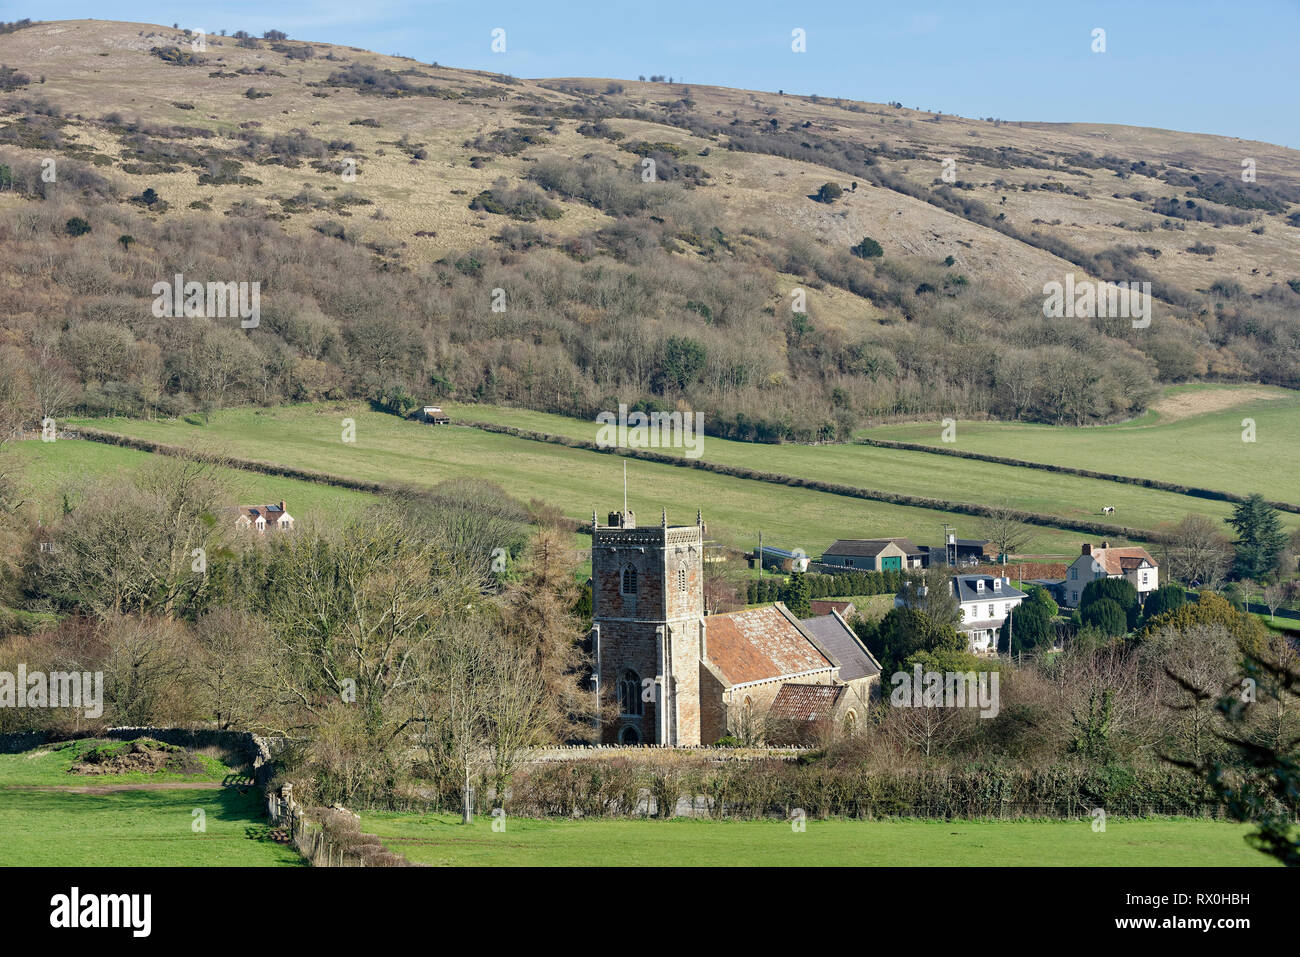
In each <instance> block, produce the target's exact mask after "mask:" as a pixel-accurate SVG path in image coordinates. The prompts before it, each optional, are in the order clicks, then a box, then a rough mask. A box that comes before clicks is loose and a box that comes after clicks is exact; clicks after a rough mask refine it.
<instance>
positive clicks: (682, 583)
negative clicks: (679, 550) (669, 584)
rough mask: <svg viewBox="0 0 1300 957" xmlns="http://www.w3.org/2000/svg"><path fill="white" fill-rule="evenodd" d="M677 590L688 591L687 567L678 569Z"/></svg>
mask: <svg viewBox="0 0 1300 957" xmlns="http://www.w3.org/2000/svg"><path fill="white" fill-rule="evenodd" d="M677 590H678V591H682V592H684V591H686V566H685V565H683V566H682V567H681V568H679V569H677Z"/></svg>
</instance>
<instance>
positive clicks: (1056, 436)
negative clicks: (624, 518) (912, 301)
mask: <svg viewBox="0 0 1300 957" xmlns="http://www.w3.org/2000/svg"><path fill="white" fill-rule="evenodd" d="M1296 401H1297V400H1296V399H1295V398H1294V397H1286V398H1279V399H1277V400H1274V401H1273V402H1272V403H1269V402H1265V403H1263V408H1264V410H1265V411H1270V410H1271V408H1272V406H1273V405H1278V406H1287V405H1290V404H1292V403H1294V402H1296ZM1243 408H1246V409H1248V410H1249V411H1252V412H1253V411H1256V406H1255V405H1247V406H1244V407H1243ZM448 411H449V412H450V413H451V414H452V415H453V417H454V420H455V421H460V420H462V418H465V419H468V420H478V421H484V422H491V423H495V424H500V425H509V426H514V427H517V428H521V429H525V430H529V431H535V432H540V433H547V434H552V435H559V436H568V437H572V438H577V439H582V440H585V441H594V440H595V438H596V428H597V427H596V424H595V423H589V422H581V421H578V420H574V419H570V418H565V417H561V416H556V415H549V414H544V413H537V412H529V411H527V410H519V409H511V408H506V407H491V406H485V405H473V406H463V407H462V406H457V405H449V406H448ZM1241 414H1243V413H1240V412H1229V411H1221V412H1217V413H1207V414H1203V415H1195V416H1190V417H1188V418H1185V419H1181V420H1178V421H1176V422H1167V421H1164V420H1159V419H1155V418H1152V419H1151V420H1149V421H1145V422H1144V423H1143V424H1141V425H1133V426H1130V427H1128V428H1133V429H1140V430H1141V431H1142V433H1143V434H1144V435H1146V436H1147V437H1148V441H1147V442H1146V445H1147V447H1148V448H1160V449H1163V450H1164V451H1163V452H1162V453H1161V454H1160V455H1156V454H1154V453H1148V454H1146V455H1145V456H1144V457H1143V458H1140V459H1138V458H1133V457H1131V456H1130V458H1129V459H1127V460H1122V459H1119V458H1116V459H1114V464H1115V465H1116V467H1120V466H1127V467H1129V468H1130V469H1132V468H1139V469H1140V470H1141V473H1142V474H1144V475H1152V476H1154V477H1167V475H1176V474H1181V473H1180V472H1179V468H1180V455H1181V450H1182V448H1184V447H1185V446H1186V445H1187V442H1186V440H1185V439H1179V438H1178V437H1179V436H1187V435H1196V436H1201V437H1202V438H1203V439H1204V440H1205V441H1210V440H1211V439H1212V438H1213V436H1214V435H1215V434H1216V431H1217V430H1218V429H1219V428H1220V426H1221V417H1222V416H1229V417H1231V416H1238V417H1239V416H1240V415H1241ZM345 418H351V419H352V420H353V421H354V422H355V428H356V432H355V437H356V441H355V442H354V443H346V442H344V441H343V420H344V419H345ZM1261 421H1265V420H1264V419H1261ZM1269 421H1271V420H1269ZM74 424H75V423H74ZM82 424H87V425H93V426H95V427H97V428H101V429H105V430H107V431H111V432H117V433H121V434H124V435H129V436H134V437H137V438H143V439H148V440H151V441H156V442H162V443H165V444H173V445H179V446H183V447H187V448H191V449H195V450H199V451H204V452H220V453H222V454H226V455H229V456H233V457H235V458H240V459H248V460H253V461H260V462H270V463H276V464H280V465H287V466H293V467H298V468H305V469H311V470H315V471H318V472H323V473H326V474H331V475H337V476H341V477H345V478H349V479H354V480H361V481H373V482H380V483H385V482H387V483H393V482H399V483H400V482H407V483H412V484H416V485H434V484H437V483H438V482H440V481H443V480H445V479H449V478H456V477H466V476H469V477H477V478H482V479H486V480H491V481H493V482H496V483H498V484H500V485H501V486H502V487H504V488H505V489H506V490H507V491H508V492H510V493H511V494H513V495H515V496H516V497H519V498H521V499H525V500H527V499H529V498H537V499H539V500H542V501H547V502H551V503H553V504H555V505H556V506H558V507H559V508H560V509H561V510H562V511H563V513H564V514H566V515H568V516H569V517H571V518H574V519H576V520H579V521H585V520H588V519H589V518H590V516H591V509H592V508H595V509H596V510H597V512H598V513H600V514H602V515H603V514H604V512H605V511H606V510H607V509H609V508H612V507H616V506H617V505H619V504H620V503H621V496H622V476H623V473H622V468H623V466H622V457H620V456H617V455H610V454H603V453H598V452H593V451H587V450H584V449H573V448H567V447H564V446H561V445H555V444H549V443H546V442H539V441H531V440H529V439H525V438H521V437H515V436H510V435H504V434H498V433H490V432H485V431H480V430H477V429H472V428H464V427H461V426H457V425H453V426H451V427H441V426H440V427H436V428H431V427H429V426H425V425H420V424H418V423H415V422H410V421H403V420H400V419H398V418H396V417H394V416H391V415H387V414H384V413H377V412H373V411H370V410H369V409H366V408H364V407H362V406H354V405H347V404H334V405H331V406H287V407H280V408H275V409H259V410H232V411H228V412H221V413H217V414H215V415H213V416H212V417H211V419H210V420H209V421H207V422H206V423H205V422H204V420H202V419H200V418H194V417H191V418H189V419H186V420H162V421H149V422H146V421H140V420H133V419H95V420H85V421H84V422H83V423H82ZM911 428H912V429H915V430H918V433H919V429H920V428H921V427H920V426H913V427H911ZM967 428H968V427H967V426H966V425H965V424H962V425H961V426H959V436H961V435H962V434H963V431H964V430H966V429H967ZM969 428H970V430H971V431H976V426H975V425H974V424H971V425H970V426H969ZM1112 428H1113V429H1118V428H1121V427H1112ZM1004 431H1013V430H1006V429H1005V427H1004ZM1110 431H1112V430H1111V429H1106V430H1096V429H1087V430H1078V429H1067V428H1061V429H1055V430H1050V432H1049V433H1048V434H1049V435H1050V436H1052V440H1051V441H1042V442H1039V443H1038V445H1037V449H1038V450H1039V451H1038V457H1039V458H1044V457H1045V458H1049V459H1052V460H1056V459H1054V458H1053V456H1052V453H1053V452H1054V451H1055V450H1056V449H1057V448H1062V449H1072V448H1073V449H1076V451H1078V453H1079V454H1080V455H1084V456H1086V455H1089V454H1092V455H1099V454H1100V452H1101V451H1103V450H1105V449H1106V448H1107V443H1108V442H1109V439H1108V438H1107V433H1108V432H1110ZM1170 431H1174V433H1175V435H1174V438H1172V439H1170V438H1168V433H1169V432H1170ZM871 434H872V435H876V434H888V435H890V436H893V435H913V434H917V433H913V432H908V431H906V430H902V431H900V429H899V428H890V429H881V430H875V431H873V432H872V433H871ZM989 434H995V435H997V434H1002V433H1000V432H999V431H998V428H997V427H994V426H990V427H989ZM1238 441H1239V430H1238ZM1053 443H1055V444H1053ZM1071 443H1074V445H1072V444H1071ZM37 444H38V443H25V444H24V445H25V446H26V447H32V446H34V445H37ZM60 445H61V446H62V445H71V443H60ZM1012 447H1013V448H1014V447H1015V446H1012ZM50 448H53V447H52V446H50V447H47V449H50ZM81 448H84V450H85V453H86V454H87V455H88V456H89V457H90V459H91V460H92V461H94V460H97V459H100V458H101V457H107V458H109V459H117V458H119V457H129V456H135V457H144V456H145V453H139V452H127V451H126V450H121V449H118V448H115V447H103V446H98V445H97V444H96V443H87V442H83V443H79V444H78V446H77V448H73V449H61V450H60V452H61V454H62V455H64V456H71V457H73V458H71V459H69V460H68V461H67V463H66V465H62V466H59V467H60V468H62V469H71V468H73V462H74V461H75V457H76V456H77V455H78V454H80V453H79V452H78V451H77V449H81ZM977 448H979V449H980V450H981V451H984V450H985V449H984V447H983V446H977ZM1293 448H1294V447H1293ZM1044 449H1047V450H1048V451H1047V452H1044V451H1042V450H1044ZM703 450H704V454H703V459H704V460H705V461H709V462H716V463H719V464H724V465H736V466H743V467H748V468H754V469H758V470H762V471H766V472H774V473H782V474H789V475H794V476H799V477H803V478H809V479H820V480H824V481H828V482H835V483H844V484H848V485H856V486H861V487H865V488H876V489H882V490H888V491H892V492H905V493H910V494H916V495H923V496H933V497H936V498H942V499H945V500H948V501H960V502H970V503H979V504H986V505H1003V504H1006V505H1010V506H1012V507H1015V508H1020V509H1024V510H1026V511H1035V512H1043V513H1046V514H1051V515H1059V516H1061V517H1062V518H1063V519H1076V518H1077V519H1092V520H1096V519H1100V518H1101V516H1100V515H1099V514H1098V512H1099V511H1100V507H1101V506H1102V505H1103V504H1106V505H1114V506H1116V509H1117V512H1116V515H1115V520H1116V521H1120V522H1123V523H1124V524H1127V525H1131V526H1133V527H1138V528H1154V527H1156V526H1157V525H1159V524H1161V523H1164V522H1174V521H1177V520H1178V519H1179V518H1181V517H1182V516H1183V515H1185V514H1187V513H1188V512H1198V513H1201V514H1205V515H1209V516H1212V517H1215V518H1220V519H1222V518H1225V517H1226V516H1227V515H1228V514H1229V513H1230V511H1231V505H1230V503H1227V502H1220V501H1214V500H1208V499H1203V498H1194V497H1190V496H1186V495H1179V494H1175V493H1172V492H1164V491H1159V490H1154V489H1147V488H1142V487H1139V486H1132V485H1123V484H1117V483H1114V482H1107V481H1102V480H1099V479H1086V478H1078V477H1074V476H1069V475H1058V474H1054V473H1050V472H1045V471H1041V470H1036V469H1026V468H1018V467H1014V466H1007V465H999V464H993V463H985V462H978V461H970V460H965V459H959V458H954V457H951V456H937V455H930V454H927V453H924V452H911V451H900V450H893V449H883V448H876V447H871V446H863V445H829V446H813V447H807V446H775V447H773V446H756V445H753V444H750V443H742V442H733V441H728V440H725V439H718V438H712V437H709V438H707V439H706V440H705V442H704V445H703ZM663 451H667V452H670V453H672V452H673V450H663ZM679 451H680V450H679ZM42 452H44V453H45V454H49V453H48V452H47V451H46V450H42ZM29 454H36V453H35V452H29ZM674 454H676V453H674ZM1004 454H1005V453H1004ZM1291 454H1293V452H1292V451H1282V450H1279V456H1281V458H1282V460H1283V462H1284V463H1285V461H1286V460H1287V456H1289V455H1291ZM1031 458H1032V457H1031ZM1063 458H1068V456H1063ZM1084 461H1085V462H1090V463H1093V464H1090V465H1088V467H1092V468H1100V467H1101V466H1100V465H1097V464H1095V459H1091V458H1085V459H1084ZM1107 461H1111V460H1110V459H1107ZM238 474H239V475H241V476H243V477H244V478H246V480H247V481H249V482H252V483H254V486H255V487H257V488H259V489H261V488H264V489H266V490H267V491H270V492H274V490H276V489H281V488H290V489H292V495H293V496H294V501H295V502H298V501H300V502H302V505H301V506H300V507H298V510H297V512H296V514H298V515H300V516H304V517H305V516H307V515H309V514H310V512H311V511H312V510H313V509H316V508H319V507H322V506H323V505H324V506H327V507H328V504H329V503H332V502H333V501H334V500H335V499H336V498H340V499H342V500H343V501H353V500H365V499H366V498H367V497H366V496H364V495H362V494H361V493H352V492H344V491H341V490H337V489H334V488H330V487H326V486H313V485H311V484H310V483H299V482H286V481H285V480H280V479H273V478H270V477H265V476H260V475H257V474H256V473H246V472H245V473H238ZM628 476H629V483H628V484H629V504H630V505H631V506H632V508H633V510H634V511H636V512H638V513H639V514H640V515H641V516H642V521H645V520H647V519H646V517H647V516H648V517H649V519H650V520H654V519H655V518H656V517H657V516H658V515H659V513H660V510H661V508H662V507H664V506H665V505H667V506H668V507H669V509H670V512H671V516H670V517H671V519H672V520H673V521H688V520H690V518H691V517H692V516H691V512H692V511H693V509H694V508H696V507H700V508H703V509H704V511H705V515H706V518H707V520H708V522H709V526H710V534H711V535H712V536H714V537H716V538H719V539H720V540H722V541H724V542H727V543H729V544H732V545H735V546H738V547H750V546H751V545H752V544H753V542H754V540H755V539H756V537H757V533H758V531H759V530H760V529H761V530H762V531H763V533H764V536H765V537H766V538H767V540H769V541H771V542H776V543H779V544H784V545H789V546H799V547H803V548H805V549H806V550H807V551H808V552H809V553H810V554H817V553H819V551H820V549H822V548H824V547H825V546H826V545H828V544H830V542H831V541H833V540H834V539H835V538H839V537H872V536H880V535H908V536H911V537H913V538H914V539H915V540H916V541H918V542H925V543H928V542H933V541H937V540H938V539H939V537H940V534H941V529H942V525H943V523H944V522H948V523H950V524H953V525H955V526H956V527H957V529H958V530H959V532H961V533H962V534H967V533H969V534H971V535H974V534H975V533H976V532H977V531H978V525H979V520H978V519H977V518H974V517H972V516H969V515H960V514H951V513H946V512H942V511H939V510H935V509H923V508H913V507H908V506H899V505H893V504H887V503H881V502H874V501H865V500H860V499H850V498H845V497H842V496H837V495H833V494H829V493H825V492H819V491H813V490H809V489H801V488H791V487H788V486H784V485H775V484H770V483H764V482H758V481H754V480H749V479H742V478H735V477H732V476H727V475H719V474H713V473H709V472H705V471H702V470H698V469H683V468H675V467H672V466H669V465H662V464H658V463H653V462H645V461H637V460H630V461H629V465H628ZM1199 480H1200V481H1202V482H1208V481H1210V478H1209V477H1206V476H1205V474H1204V473H1203V472H1202V473H1200V479H1199ZM1222 487H1223V488H1225V489H1227V490H1230V491H1233V490H1240V483H1239V482H1237V481H1235V480H1233V481H1229V480H1228V478H1227V477H1226V476H1225V477H1224V481H1223V482H1222ZM1291 489H1292V486H1291V485H1290V484H1289V483H1287V482H1281V483H1279V484H1277V485H1273V484H1262V485H1261V487H1260V490H1261V491H1264V492H1265V493H1266V494H1267V495H1269V496H1270V497H1276V498H1285V497H1286V496H1287V494H1288V492H1289V491H1290V490H1291ZM1254 490H1255V489H1254V488H1251V489H1245V491H1254ZM283 497H286V498H287V497H288V495H287V494H286V495H285V496H283ZM1294 497H1295V498H1296V500H1300V491H1297V494H1296V495H1295V496H1294ZM1283 519H1284V522H1285V524H1286V525H1287V527H1288V528H1294V527H1300V516H1295V515H1292V514H1289V513H1286V514H1284V515H1283ZM1086 537H1088V536H1087V535H1086V533H1082V532H1073V531H1065V530H1054V529H1050V528H1038V529H1035V540H1034V541H1033V542H1032V543H1031V545H1030V546H1029V547H1028V548H1027V549H1025V551H1026V552H1027V553H1036V554H1054V555H1070V554H1074V553H1075V552H1076V551H1077V548H1078V542H1079V541H1080V540H1081V538H1086Z"/></svg>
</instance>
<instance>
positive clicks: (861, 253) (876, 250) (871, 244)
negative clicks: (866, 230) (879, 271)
mask: <svg viewBox="0 0 1300 957" xmlns="http://www.w3.org/2000/svg"><path fill="white" fill-rule="evenodd" d="M849 252H851V253H853V255H855V256H857V257H858V258H859V259H874V258H876V257H877V256H883V255H885V250H884V248H883V247H882V246H881V245H880V243H878V242H876V241H875V240H874V239H872V238H871V237H870V236H863V237H862V242H860V243H858V244H857V245H856V246H854V247H853V248H852V249H850V250H849Z"/></svg>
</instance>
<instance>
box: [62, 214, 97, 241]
mask: <svg viewBox="0 0 1300 957" xmlns="http://www.w3.org/2000/svg"><path fill="white" fill-rule="evenodd" d="M63 231H64V232H65V233H67V234H68V235H69V236H84V235H86V233H88V232H90V223H88V222H86V221H85V220H84V219H82V218H81V217H80V216H73V217H72V218H71V219H69V220H68V221H67V222H66V223H64V224H63Z"/></svg>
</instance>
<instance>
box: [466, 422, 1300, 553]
mask: <svg viewBox="0 0 1300 957" xmlns="http://www.w3.org/2000/svg"><path fill="white" fill-rule="evenodd" d="M444 408H446V409H447V410H448V412H449V413H450V414H451V415H453V416H454V417H455V418H454V419H453V421H455V420H456V419H464V420H469V421H478V422H487V423H491V424H494V425H508V426H513V427H515V428H519V429H529V430H531V431H534V432H545V433H549V434H552V435H563V436H567V437H569V438H575V439H584V440H586V441H588V442H591V441H595V439H596V430H597V428H598V426H597V425H596V423H594V422H583V421H579V420H576V419H570V418H565V417H563V416H558V415H550V414H547V413H544V412H531V411H528V410H524V409H512V408H505V407H501V406H482V405H455V404H445V405H444ZM981 424H984V423H981ZM997 427H998V428H1002V427H1004V426H1003V425H1002V424H999V425H998V426H997ZM1007 427H1009V426H1007ZM909 428H913V429H917V430H919V431H918V432H917V434H916V435H915V436H914V437H912V438H908V439H898V440H899V441H910V442H919V443H922V444H926V445H938V444H940V443H939V428H940V427H939V426H938V425H937V424H933V425H924V426H920V425H916V426H910V427H909ZM972 429H973V424H972ZM1065 431H1068V432H1072V433H1074V434H1076V435H1079V434H1088V435H1089V436H1091V434H1092V433H1096V432H1098V430H1096V429H1071V430H1065ZM1239 432H1240V430H1238V433H1234V434H1239ZM963 434H964V430H963V429H962V428H961V427H960V426H959V428H958V436H959V437H961V436H962V435H963ZM861 435H863V436H866V435H870V436H872V437H877V438H890V439H894V438H896V436H895V435H893V434H892V433H890V432H889V431H888V430H887V429H883V428H882V429H876V430H872V431H870V432H865V433H861ZM1297 438H1300V433H1297ZM957 447H958V448H966V449H969V450H972V451H980V452H986V451H987V450H986V449H984V448H982V447H971V446H968V445H963V444H962V443H961V442H960V441H959V442H958V443H957ZM658 451H663V452H666V453H668V454H672V455H681V454H682V451H681V450H676V449H661V450H658ZM989 454H994V453H989ZM996 454H1000V455H1010V454H1012V453H1010V452H999V453H996ZM1018 457H1020V458H1024V459H1026V460H1029V461H1034V460H1036V457H1035V456H1033V455H1027V454H1026V455H1020V456H1018ZM701 458H702V459H703V460H704V461H709V462H718V463H720V464H725V465H736V466H743V467H745V468H752V469H759V470H762V471H766V472H778V473H782V474H788V475H798V476H800V477H802V478H809V479H817V480H820V481H824V482H837V483H842V484H845V485H854V486H857V487H860V488H872V489H879V490H883V491H891V492H904V493H907V494H909V495H923V496H927V497H931V498H941V499H945V500H947V501H955V502H967V503H976V504H982V505H1003V504H1007V505H1011V506H1014V507H1015V508H1020V509H1024V510H1025V511H1029V512H1040V513H1043V514H1046V515H1057V516H1060V517H1061V518H1067V519H1076V520H1078V519H1081V520H1085V521H1087V520H1092V521H1107V522H1116V523H1118V524H1121V525H1128V526H1130V527H1133V528H1142V529H1151V528H1155V527H1156V526H1158V525H1160V524H1161V523H1163V522H1176V521H1178V519H1180V518H1182V516H1183V515H1185V514H1187V512H1189V511H1197V512H1200V513H1202V514H1205V515H1209V516H1211V517H1213V518H1219V519H1222V518H1226V517H1227V516H1228V515H1229V514H1231V512H1232V505H1231V503H1228V502H1219V501H1214V500H1212V499H1198V498H1189V497H1188V496H1185V495H1179V494H1177V493H1174V492H1164V491H1160V490H1158V489H1149V488H1143V487H1141V486H1137V485H1123V484H1120V483H1116V482H1107V481H1105V480H1102V479H1090V478H1080V477H1078V476H1072V475H1055V474H1052V473H1050V472H1045V471H1041V470H1037V469H1025V468H1017V467H1015V466H1010V465H998V464H996V463H992V462H979V461H973V460H970V459H960V458H955V457H953V456H941V455H931V454H929V453H926V452H912V451H907V450H902V449H887V448H878V447H873V446H868V445H852V444H850V445H818V446H805V445H758V444H755V443H752V442H733V441H731V440H728V439H720V438H715V437H713V436H708V437H707V438H706V439H705V441H704V443H703V454H702V455H701ZM1042 461H1051V462H1056V461H1057V460H1056V459H1054V458H1051V459H1042ZM1085 462H1090V460H1085ZM1062 464H1074V463H1062ZM1079 467H1081V468H1091V469H1098V470H1103V471H1112V472H1115V473H1117V474H1134V473H1135V470H1136V474H1138V475H1140V476H1144V477H1146V476H1147V472H1146V471H1145V463H1141V462H1140V461H1129V462H1127V463H1126V466H1125V468H1118V467H1117V468H1113V469H1102V467H1101V466H1099V465H1096V464H1083V465H1080V466H1079ZM1154 477H1157V478H1159V477H1162V476H1158V475H1157V476H1154ZM1238 481H1239V477H1238ZM1186 484H1196V485H1202V486H1204V485H1205V482H1204V480H1202V481H1199V482H1188V483H1186ZM1223 488H1225V489H1228V490H1231V488H1230V487H1229V486H1228V485H1227V484H1225V485H1224V486H1223ZM1269 497H1270V498H1281V497H1283V496H1282V495H1281V494H1280V492H1278V493H1273V494H1269ZM1295 500H1296V501H1300V490H1297V493H1296V496H1295ZM1103 505H1113V506H1115V515H1114V516H1113V517H1103V516H1102V515H1101V514H1100V512H1101V508H1102V506H1103ZM1288 519H1293V521H1292V524H1293V525H1294V526H1295V527H1300V516H1288ZM974 521H975V520H974V519H971V518H969V517H966V516H958V517H957V519H956V523H957V524H958V526H959V527H961V526H962V525H963V524H964V525H966V526H968V527H969V526H972V524H973V523H974ZM970 531H971V534H972V536H973V534H974V530H973V528H971V529H970ZM882 534H883V533H882ZM1076 534H1077V533H1076Z"/></svg>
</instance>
